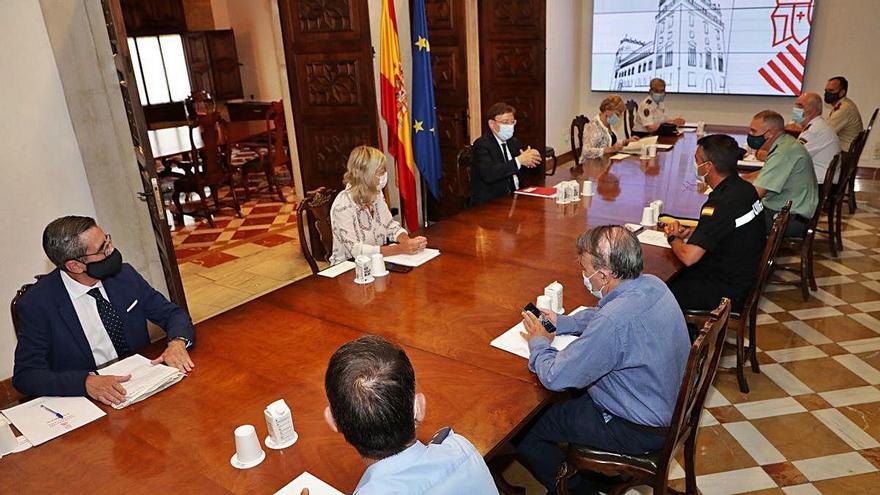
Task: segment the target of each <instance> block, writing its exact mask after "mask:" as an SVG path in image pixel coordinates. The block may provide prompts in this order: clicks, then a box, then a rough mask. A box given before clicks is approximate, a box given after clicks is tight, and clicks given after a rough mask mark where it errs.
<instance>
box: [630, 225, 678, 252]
mask: <svg viewBox="0 0 880 495" xmlns="http://www.w3.org/2000/svg"><path fill="white" fill-rule="evenodd" d="M636 237H638V238H639V242H641V243H642V244H650V245H652V246H659V247H662V248H671V247H672V246H670V245H669V243H668V242H666V234H665V233H664V232H663V231H661V230H649V229H645V230H643V231H642V232H641V233H640V234H639V235H637V236H636Z"/></svg>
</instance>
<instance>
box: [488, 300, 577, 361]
mask: <svg viewBox="0 0 880 495" xmlns="http://www.w3.org/2000/svg"><path fill="white" fill-rule="evenodd" d="M585 309H587V307H586V306H579V307H577V308H575V310H574V311H572V312H571V313H569V314H568V315H569V316H571V315H573V314H576V313H578V312H580V311H583V310H585ZM525 330H526V327H525V326H524V325H523V323H522V322H519V323H517V324H516V325H514V326H513V327H512V328H511V329H510V330H508V331H506V332H504V333H502V334H501V335H499V336H498V337H495V339H494V340H493V341H492V342H490V343H489V345H491V346H492V347H495V348H497V349H501V350H502V351H507V352H509V353H511V354H516V355H517V356H519V357H521V358H525V359H528V358H529V343H528V341H527V340H526V339H525V338H524V337H523V336H522V332H524V331H525ZM577 338H578V336H577V335H555V336H554V337H553V341H552V342H550V346H551V347H553V348H554V349H557V350H560V351H561V350H563V349H565V348H566V347H568V345H569V344H571V343H572V342H574V341H575V340H577Z"/></svg>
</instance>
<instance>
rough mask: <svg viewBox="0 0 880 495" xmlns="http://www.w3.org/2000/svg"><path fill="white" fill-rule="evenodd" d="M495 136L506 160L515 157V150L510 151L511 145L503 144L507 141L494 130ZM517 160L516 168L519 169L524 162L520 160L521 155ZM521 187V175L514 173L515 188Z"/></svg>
mask: <svg viewBox="0 0 880 495" xmlns="http://www.w3.org/2000/svg"><path fill="white" fill-rule="evenodd" d="M492 135H493V136H495V141H498V147H499V148H501V154H502V155H503V156H504V161H507V160H510V159H511V158H513V152H512V151H510V146H509V145H508V146H501V145H502V144H504V143H506V142H507V141H502V140H501V138H499V137H498V135H496V134H495V133H494V132H493V133H492ZM504 148H507V153H505V152H504ZM515 160H516V169H517V170H519V169H521V168H522V164H521V163H520V162H519V157H517V158H515ZM517 189H519V177H517V176H516V174H513V190H514V191H516V190H517Z"/></svg>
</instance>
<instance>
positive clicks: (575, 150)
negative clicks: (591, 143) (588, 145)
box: [568, 115, 590, 165]
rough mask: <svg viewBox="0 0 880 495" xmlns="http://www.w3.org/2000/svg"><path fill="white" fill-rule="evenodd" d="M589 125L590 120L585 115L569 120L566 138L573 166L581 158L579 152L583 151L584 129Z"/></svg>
mask: <svg viewBox="0 0 880 495" xmlns="http://www.w3.org/2000/svg"><path fill="white" fill-rule="evenodd" d="M589 123H590V119H589V118H587V117H586V116H585V115H578V116H577V117H575V118H573V119H571V130H570V132H569V136H568V137H569V142H570V143H571V154H572V158H574V163H575V165H578V160H580V158H581V152H582V151H583V149H584V127H585V126H586V125H587V124H589Z"/></svg>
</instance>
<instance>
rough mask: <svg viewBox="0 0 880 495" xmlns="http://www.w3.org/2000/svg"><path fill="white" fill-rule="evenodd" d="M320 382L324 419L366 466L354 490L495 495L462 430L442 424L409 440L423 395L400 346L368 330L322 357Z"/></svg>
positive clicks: (361, 493) (371, 494) (380, 494)
mask: <svg viewBox="0 0 880 495" xmlns="http://www.w3.org/2000/svg"><path fill="white" fill-rule="evenodd" d="M324 388H325V390H326V392H327V399H328V400H329V402H330V406H329V407H327V409H325V410H324V419H325V420H326V421H327V423H328V424H329V425H330V428H331V429H332V430H333V431H335V432H338V433H342V434H343V435H344V436H345V440H346V441H347V442H348V443H349V444H351V445H352V446H353V447H354V448H355V449H357V451H358V453H360V455H361V456H362V457H363V459H364V462H365V463H366V464H367V470H366V472H364V475H363V477H361V480H360V482H359V483H358V486H357V488H356V489H355V491H354V493H355V494H356V495H457V494H463V493H467V494H471V495H498V490H497V489H496V488H495V483H494V481H493V480H492V475H491V474H490V473H489V469H488V468H487V467H486V463H485V461H484V460H483V457H482V456H481V455H480V453H479V452H477V449H476V448H474V446H473V445H471V443H470V442H468V441H467V439H465V438H464V437H463V436H461V435H458V434H457V433H454V432H453V431H452V429H451V428H443V429H442V430H440V431H439V432H437V434H436V435H434V438H433V439H432V440H431V442H430V443H429V444H428V445H425V444H423V443H421V442H420V441H418V440H417V439H416V424H417V423H418V422H420V421H421V420H422V419H424V417H425V396H424V395H422V394H421V393H418V394H417V393H416V379H415V372H414V371H413V367H412V364H411V363H410V361H409V358H408V357H407V356H406V353H405V352H404V351H403V349H401V348H400V347H397V346H395V345H394V344H392V343H390V342H388V341H387V340H385V339H383V338H382V337H377V336H374V335H370V336H366V337H361V338H359V339H357V340H354V341H352V342H349V343H347V344H344V345H343V346H342V347H340V348H339V349H337V350H336V352H335V353H334V354H333V357H331V358H330V364H329V365H328V366H327V373H326V375H325V378H324Z"/></svg>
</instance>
